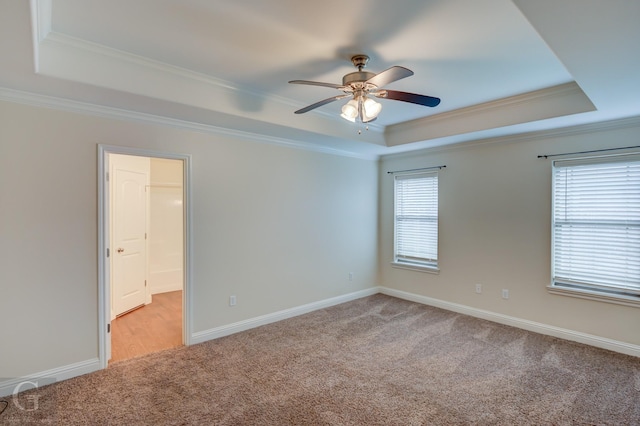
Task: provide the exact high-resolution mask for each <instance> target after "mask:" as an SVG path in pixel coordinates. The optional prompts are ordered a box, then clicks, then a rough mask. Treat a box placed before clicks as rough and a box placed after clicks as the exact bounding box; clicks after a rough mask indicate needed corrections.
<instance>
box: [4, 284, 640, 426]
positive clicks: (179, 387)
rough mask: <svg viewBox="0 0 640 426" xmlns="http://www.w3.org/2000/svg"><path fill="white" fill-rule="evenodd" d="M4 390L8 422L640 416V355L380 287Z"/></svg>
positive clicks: (588, 420)
mask: <svg viewBox="0 0 640 426" xmlns="http://www.w3.org/2000/svg"><path fill="white" fill-rule="evenodd" d="M34 398H35V399H37V401H36V400H34ZM4 399H5V400H7V401H8V402H9V404H8V407H7V409H6V410H5V412H4V413H2V414H0V424H25V423H27V424H28V422H33V423H34V424H46V423H49V424H62V425H75V424H83V425H84V424H87V425H106V424H112V425H125V424H126V425H133V424H161V425H164V424H175V425H182V424H198V425H289V424H296V425H462V424H476V425H527V424H529V425H640V359H638V358H635V357H630V356H625V355H620V354H616V353H613V352H608V351H605V350H601V349H597V348H593V347H589V346H585V345H581V344H577V343H572V342H567V341H563V340H560V339H555V338H551V337H547V336H542V335H538V334H535V333H530V332H526V331H523V330H519V329H515V328H511V327H507V326H502V325H499V324H495V323H492V322H488V321H483V320H479V319H475V318H471V317H467V316H464V315H460V314H456V313H453V312H448V311H445V310H441V309H437V308H432V307H428V306H424V305H420V304H416V303H412V302H407V301H404V300H399V299H395V298H392V297H388V296H384V295H375V296H371V297H367V298H364V299H360V300H356V301H353V302H349V303H345V304H342V305H338V306H334V307H331V308H328V309H323V310H320V311H316V312H313V313H310V314H307V315H303V316H300V317H296V318H292V319H289V320H285V321H281V322H279V323H274V324H270V325H267V326H263V327H259V328H256V329H253V330H249V331H246V332H243V333H238V334H235V335H232V336H228V337H225V338H221V339H217V340H214V341H210V342H206V343H203V344H199V345H194V346H191V347H181V348H176V349H171V350H168V351H165V352H160V353H156V354H151V355H147V356H144V357H141V358H137V359H132V360H128V361H123V362H120V363H115V364H114V365H113V366H112V367H110V368H108V369H107V370H102V371H99V372H96V373H93V374H88V375H85V376H81V377H77V378H74V379H71V380H67V381H64V382H60V383H56V384H53V385H50V386H47V387H44V388H40V389H37V390H36V391H35V392H31V393H30V392H26V393H23V394H20V395H19V396H18V399H17V401H13V400H12V398H11V397H9V398H4ZM16 402H17V403H16ZM34 402H36V403H37V404H36V405H37V409H34V410H32V411H26V410H21V409H20V408H19V407H18V406H21V407H23V408H25V407H26V408H28V407H32V408H33V407H34ZM29 404H31V405H29ZM0 408H1V406H0Z"/></svg>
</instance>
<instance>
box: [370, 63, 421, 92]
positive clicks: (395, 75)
mask: <svg viewBox="0 0 640 426" xmlns="http://www.w3.org/2000/svg"><path fill="white" fill-rule="evenodd" d="M412 75H413V71H411V70H410V69H408V68H405V67H398V66H396V67H391V68H389V69H386V70H384V71H382V72H380V73H378V74H376V75H374V76H373V77H371V78H370V79H369V80H367V83H371V84H373V85H375V86H376V87H382V86H386V85H387V84H389V83H393V82H394V81H398V80H400V79H403V78H406V77H409V76H412Z"/></svg>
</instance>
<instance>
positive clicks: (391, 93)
mask: <svg viewBox="0 0 640 426" xmlns="http://www.w3.org/2000/svg"><path fill="white" fill-rule="evenodd" d="M374 95H375V96H377V97H379V98H386V99H393V100H394V101H402V102H410V103H412V104H418V105H424V106H428V107H434V106H437V105H438V104H439V103H440V98H434V97H433V96H425V95H418V94H416V93H407V92H399V91H397V90H381V91H380V92H379V93H376V94H374Z"/></svg>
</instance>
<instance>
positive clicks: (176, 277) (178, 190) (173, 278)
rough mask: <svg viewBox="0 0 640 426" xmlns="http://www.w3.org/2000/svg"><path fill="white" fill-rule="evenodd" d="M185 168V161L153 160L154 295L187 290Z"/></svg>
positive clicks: (151, 246)
mask: <svg viewBox="0 0 640 426" xmlns="http://www.w3.org/2000/svg"><path fill="white" fill-rule="evenodd" d="M182 169H183V167H182V161H181V160H171V159H166V158H151V187H150V188H149V192H150V194H149V210H150V212H149V222H150V223H149V285H150V287H151V294H157V293H165V292H167V291H176V290H182V289H183V281H184V280H183V276H184V270H183V266H184V265H183V264H184V262H183V253H184V244H183V240H184V232H183V228H184V221H183V219H184V218H183V216H184V215H183V210H184V209H183V203H182V201H183V188H182V181H183V170H182Z"/></svg>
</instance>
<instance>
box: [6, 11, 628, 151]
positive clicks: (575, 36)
mask: <svg viewBox="0 0 640 426" xmlns="http://www.w3.org/2000/svg"><path fill="white" fill-rule="evenodd" d="M638 22H640V2H638V1H636V0H608V1H606V2H605V1H602V0H536V1H527V0H415V1H410V0H404V1H402V2H390V1H385V0H350V1H349V2H344V1H338V0H324V1H321V2H302V1H299V0H298V1H296V0H271V1H268V2H265V1H264V0H228V1H214V2H212V1H207V0H179V1H178V0H135V1H131V0H32V1H31V2H27V1H16V0H0V57H1V58H2V66H0V89H1V90H0V99H2V98H4V99H11V100H20V99H27V98H29V96H31V94H38V95H46V96H52V97H54V99H56V101H55V102H54V101H51V103H58V104H60V99H64V100H68V101H69V103H68V105H75V107H74V108H75V109H76V110H83V108H84V110H86V111H94V112H95V111H100V112H101V113H106V112H109V113H112V114H115V115H118V116H128V117H130V118H134V119H146V120H152V121H154V122H162V121H163V120H164V119H166V120H164V121H165V122H167V123H171V124H173V125H185V126H187V127H189V126H191V127H193V128H197V129H201V130H204V131H214V132H215V131H218V132H220V131H225V132H241V134H243V135H246V136H251V137H255V138H256V139H263V140H265V141H279V142H282V143H291V144H294V145H298V146H307V147H309V148H311V149H321V150H329V151H334V152H341V153H346V154H348V155H363V156H377V155H383V154H388V153H395V152H402V151H407V150H413V149H418V148H424V147H430V146H440V145H446V144H451V143H460V142H464V141H468V140H474V139H478V138H487V137H493V136H502V135H510V134H517V133H522V132H529V131H534V130H541V129H550V128H557V127H565V126H571V125H575V124H582V123H589V122H598V121H604V120H612V119H616V118H623V117H630V116H637V115H640V97H639V96H638V95H639V94H640V73H638V72H637V70H638V69H640V55H638V54H637V48H636V44H637V42H638V41H639V40H640V25H638ZM360 53H363V54H366V55H369V56H370V58H371V59H370V61H369V66H368V67H367V70H368V71H372V72H380V71H382V70H384V69H386V68H388V67H390V66H393V65H400V66H404V67H407V68H409V69H411V70H413V71H414V73H415V74H414V75H413V76H411V77H409V78H406V79H403V80H400V81H397V82H394V83H391V84H390V85H389V86H388V88H389V89H394V90H401V91H408V92H415V93H420V94H425V95H430V96H436V97H439V98H441V99H442V103H441V104H440V105H439V106H438V107H436V108H427V107H423V106H418V105H413V104H408V103H404V102H398V101H391V100H381V103H382V104H383V109H382V112H381V114H380V116H379V118H378V120H376V122H375V123H374V124H372V125H371V126H370V127H369V129H368V130H366V129H365V128H364V127H363V126H362V125H357V124H353V123H349V122H346V121H345V120H343V119H341V118H339V111H340V108H341V106H342V104H343V103H344V102H345V101H338V102H334V103H331V104H328V105H326V106H323V107H320V108H318V109H316V110H313V111H311V112H309V113H307V114H303V115H294V114H293V111H295V110H297V109H299V108H301V107H304V106H306V105H308V104H312V103H314V102H316V101H319V100H321V99H324V98H328V97H331V96H334V95H337V94H339V93H340V92H338V91H336V90H335V89H331V88H327V87H314V86H301V85H290V84H288V83H287V82H288V81H289V80H293V79H303V80H315V81H322V82H328V83H340V82H341V80H342V76H343V75H344V74H346V73H349V72H352V71H354V70H355V69H354V68H353V66H352V65H351V62H350V60H349V58H350V57H351V56H352V55H354V54H360ZM27 94H29V95H27ZM40 99H42V98H40ZM46 99H48V98H46ZM45 103H46V102H45ZM86 104H91V107H89V106H87V105H86ZM95 106H101V108H102V109H100V108H97V107H95ZM105 111H106V112H105Z"/></svg>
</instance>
